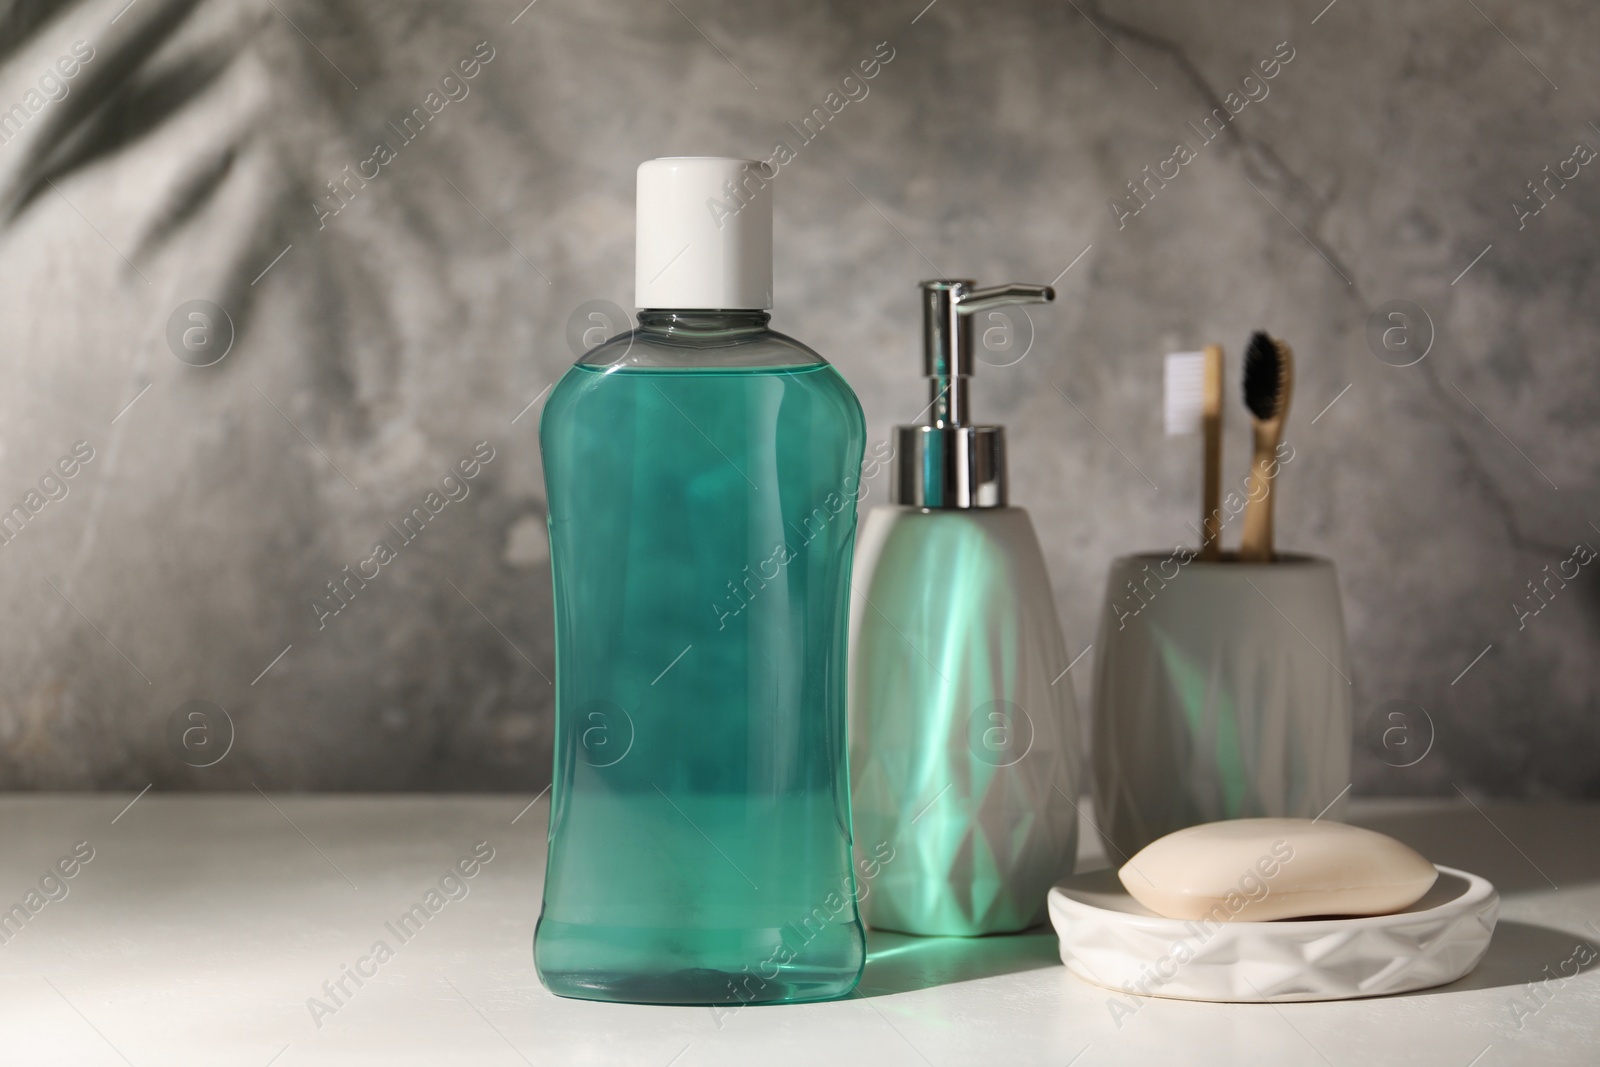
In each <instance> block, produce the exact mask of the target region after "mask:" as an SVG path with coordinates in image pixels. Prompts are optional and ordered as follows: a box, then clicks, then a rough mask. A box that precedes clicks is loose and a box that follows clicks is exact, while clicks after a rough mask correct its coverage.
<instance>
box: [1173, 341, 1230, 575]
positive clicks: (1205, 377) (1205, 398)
mask: <svg viewBox="0 0 1600 1067" xmlns="http://www.w3.org/2000/svg"><path fill="white" fill-rule="evenodd" d="M1163 385H1164V388H1163V390H1162V397H1163V401H1164V402H1163V414H1164V415H1165V422H1166V429H1167V435H1168V436H1169V437H1170V436H1176V435H1179V434H1190V433H1194V432H1196V431H1199V432H1201V433H1203V434H1204V435H1205V450H1204V458H1203V460H1202V464H1203V474H1202V477H1201V482H1202V491H1201V496H1200V530H1201V535H1200V558H1201V559H1203V560H1208V561H1214V560H1217V559H1219V558H1220V554H1221V536H1222V527H1221V517H1222V512H1221V497H1222V346H1221V345H1206V347H1205V349H1204V350H1203V351H1200V352H1172V353H1169V354H1168V356H1167V364H1166V374H1165V376H1164V378H1163Z"/></svg>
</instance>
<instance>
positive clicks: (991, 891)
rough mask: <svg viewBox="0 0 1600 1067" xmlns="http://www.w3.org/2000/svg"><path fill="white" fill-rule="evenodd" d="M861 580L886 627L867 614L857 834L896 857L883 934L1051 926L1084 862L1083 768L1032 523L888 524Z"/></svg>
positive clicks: (857, 702) (890, 868)
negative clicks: (1057, 904) (1079, 861)
mask: <svg viewBox="0 0 1600 1067" xmlns="http://www.w3.org/2000/svg"><path fill="white" fill-rule="evenodd" d="M857 569H858V572H859V574H860V579H859V580H860V581H861V582H863V583H865V588H861V589H860V593H861V595H862V597H863V599H864V600H865V599H870V601H871V603H872V604H873V605H876V606H877V609H878V610H874V609H873V608H872V607H871V606H868V605H866V604H864V603H862V602H860V601H858V602H857V603H856V604H855V605H854V608H853V613H852V631H853V634H854V637H853V641H852V649H853V657H852V663H851V708H852V722H851V759H850V770H851V775H852V778H853V783H852V802H853V804H854V807H855V832H856V839H857V841H858V842H859V843H860V845H861V846H862V847H863V849H864V850H866V849H870V848H871V847H873V846H875V845H877V844H878V843H879V842H882V841H887V842H888V843H889V845H890V847H892V848H893V850H894V851H893V853H892V854H893V856H894V859H893V861H892V862H889V863H886V864H884V866H883V869H882V871H881V873H879V874H878V876H877V877H876V878H875V879H874V880H873V882H872V892H871V894H870V895H869V896H868V897H867V898H866V899H865V900H864V901H863V906H864V908H865V910H866V914H867V919H868V921H869V922H870V924H871V925H872V926H873V927H874V928H876V929H883V930H898V931H902V932H904V933H912V934H928V935H940V936H957V935H959V936H972V935H976V934H990V933H1005V932H1010V931H1016V930H1025V929H1027V928H1028V927H1030V926H1034V925H1036V924H1038V923H1040V922H1043V921H1044V919H1045V903H1046V896H1047V894H1048V893H1049V890H1050V887H1051V886H1052V885H1054V884H1055V883H1056V882H1057V881H1059V880H1060V879H1062V878H1064V877H1066V876H1067V875H1069V874H1071V873H1072V867H1073V862H1074V860H1075V859H1076V855H1077V840H1078V813H1077V811H1076V809H1075V808H1074V807H1073V803H1074V801H1073V800H1072V799H1071V798H1073V797H1076V795H1077V777H1078V764H1079V757H1078V738H1077V726H1076V723H1077V710H1076V707H1075V706H1074V703H1073V698H1072V686H1071V683H1070V682H1069V681H1068V680H1067V679H1065V678H1062V677H1061V675H1062V673H1063V671H1064V670H1065V668H1066V666H1067V662H1068V661H1067V658H1066V651H1065V647H1064V644H1063V642H1062V637H1061V626H1060V623H1059V622H1058V621H1057V617H1056V608H1055V602H1054V599H1053V597H1052V594H1051V588H1050V577H1049V575H1048V574H1047V573H1046V571H1045V564H1044V557H1043V555H1042V554H1041V553H1040V550H1039V542H1038V539H1037V537H1036V536H1035V535H1034V530H1033V523H1032V522H1031V521H1030V520H1029V518H1028V513H1027V512H1026V511H1024V510H1023V509H1021V508H1010V507H994V508H972V509H960V510H957V509H931V510H923V509H918V508H912V507H898V506H893V505H890V506H885V507H877V508H873V509H872V511H871V512H869V513H868V515H867V518H866V521H865V523H864V524H863V527H862V533H861V547H860V549H859V552H858V555H857ZM952 576H959V577H956V578H954V579H953V578H952ZM1052 679H1060V682H1059V684H1055V685H1052V684H1051V680H1052Z"/></svg>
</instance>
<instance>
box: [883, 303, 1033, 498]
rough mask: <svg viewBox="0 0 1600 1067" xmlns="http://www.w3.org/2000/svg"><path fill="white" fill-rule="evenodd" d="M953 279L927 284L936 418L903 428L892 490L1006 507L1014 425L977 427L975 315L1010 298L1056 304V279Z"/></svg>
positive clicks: (926, 360) (927, 350)
mask: <svg viewBox="0 0 1600 1067" xmlns="http://www.w3.org/2000/svg"><path fill="white" fill-rule="evenodd" d="M974 284H975V283H973V282H970V281H960V280H952V279H943V280H940V281H930V282H923V283H922V343H923V348H924V353H923V369H922V373H923V375H924V376H925V377H926V378H927V379H928V391H929V393H930V395H931V397H932V402H931V403H930V404H929V405H928V410H929V412H931V415H932V422H931V423H930V424H928V425H926V426H897V427H895V457H894V462H893V465H892V466H891V468H890V470H891V475H890V496H891V499H892V500H893V501H894V503H896V504H906V505H909V506H911V507H917V508H1000V507H1005V505H1006V431H1005V427H1003V426H974V425H972V421H971V414H970V409H969V407H968V401H967V379H968V378H970V377H972V372H973V370H974V369H975V368H974V366H973V360H974V359H975V358H976V357H975V355H974V352H973V348H972V319H971V317H972V316H973V315H974V314H976V313H978V312H980V311H987V310H989V309H990V308H997V307H1001V306H1003V305H1006V304H1048V303H1049V302H1050V301H1052V300H1054V299H1055V298H1056V291H1055V290H1054V289H1052V288H1051V287H1050V286H1048V285H1021V284H1016V283H1013V284H1010V285H996V286H991V287H990V288H988V289H977V288H974Z"/></svg>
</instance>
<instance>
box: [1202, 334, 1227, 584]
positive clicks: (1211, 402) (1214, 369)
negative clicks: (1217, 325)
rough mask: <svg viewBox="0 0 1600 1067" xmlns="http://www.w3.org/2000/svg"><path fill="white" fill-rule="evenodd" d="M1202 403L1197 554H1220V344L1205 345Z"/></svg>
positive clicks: (1218, 556) (1206, 557)
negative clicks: (1202, 463)
mask: <svg viewBox="0 0 1600 1067" xmlns="http://www.w3.org/2000/svg"><path fill="white" fill-rule="evenodd" d="M1205 358H1206V366H1205V375H1206V377H1205V403H1204V407H1203V409H1202V414H1201V417H1200V432H1201V433H1202V435H1203V436H1204V438H1205V455H1204V459H1203V462H1204V464H1205V469H1204V474H1203V482H1202V485H1203V488H1202V492H1201V495H1200V558H1201V559H1202V560H1206V561H1208V562H1214V561H1216V560H1218V559H1221V558H1222V346H1221V345H1206V348H1205Z"/></svg>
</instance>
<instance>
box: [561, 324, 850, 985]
mask: <svg viewBox="0 0 1600 1067" xmlns="http://www.w3.org/2000/svg"><path fill="white" fill-rule="evenodd" d="M767 321H768V315H767V313H766V312H765V311H761V310H736V311H644V312H641V313H640V315H639V328H638V329H637V330H635V331H633V332H632V333H629V334H626V335H624V336H621V337H617V338H614V339H612V340H611V341H609V342H607V343H605V344H603V345H601V346H600V347H598V348H596V349H595V350H593V351H592V352H590V353H588V354H587V355H585V356H584V357H583V358H581V359H580V360H579V361H578V362H577V364H576V365H574V366H573V367H572V368H571V369H570V370H569V371H568V372H567V373H566V375H565V376H564V377H563V378H562V379H561V381H560V383H559V384H558V385H557V386H556V388H555V390H554V391H553V392H552V393H551V395H550V399H549V401H548V402H547V405H546V408H545V411H544V416H543V419H542V422H541V425H540V447H541V451H542V453H543V460H544V471H545V483H546V492H547V494H548V499H549V512H550V554H551V565H552V571H553V575H554V584H555V611H556V680H555V682H556V728H555V775H554V781H553V786H552V790H551V815H550V835H549V853H548V857H549V858H548V865H547V870H546V877H545V888H544V908H543V912H542V914H541V916H540V919H539V925H538V928H537V932H536V934H535V936H534V959H535V963H536V966H537V968H538V972H539V977H540V980H541V981H542V982H543V983H544V984H545V986H546V987H547V988H549V989H550V990H551V991H552V992H555V993H558V994H560V995H563V996H571V997H581V998H586V999H592V1000H615V1001H632V1002H644V1003H664V1004H747V1003H763V1002H768V1003H770V1002H792V1001H804V1000H819V999H827V998H832V997H839V996H844V995H846V994H848V993H849V992H850V991H851V990H852V989H854V988H855V985H856V982H857V981H858V980H859V978H860V974H861V970H862V967H863V965H864V962H865V938H864V934H863V930H862V925H861V921H860V918H859V916H858V912H857V906H856V888H855V881H854V878H853V873H854V872H853V870H852V865H851V838H850V813H849V786H848V774H847V770H846V763H845V759H846V756H845V753H846V722H845V700H846V693H845V682H846V679H845V653H846V641H847V612H848V608H849V573H850V564H851V556H852V549H853V545H854V540H855V528H856V491H857V478H858V477H859V472H860V469H861V460H862V451H863V446H864V444H865V426H864V423H863V419H862V414H861V407H860V404H859V403H858V402H857V400H856V397H855V395H854V393H852V392H851V390H850V387H849V386H848V385H847V384H846V383H845V381H844V379H843V378H842V377H840V376H839V374H838V373H837V372H836V371H835V370H834V369H833V368H832V367H830V366H829V365H828V364H827V362H826V361H825V360H823V359H822V357H820V356H818V355H817V354H816V353H815V352H813V351H811V350H810V349H809V348H807V347H805V346H804V345H802V344H800V343H798V342H797V341H794V340H792V339H791V338H788V337H785V336H784V335H782V334H779V333H775V332H773V331H771V330H769V329H768V328H767Z"/></svg>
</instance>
